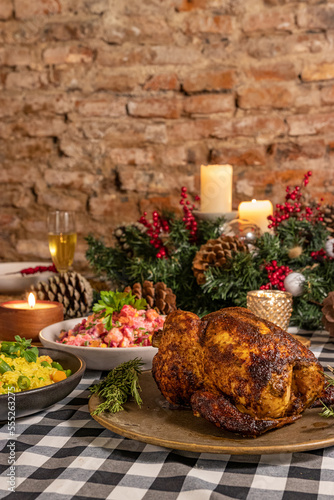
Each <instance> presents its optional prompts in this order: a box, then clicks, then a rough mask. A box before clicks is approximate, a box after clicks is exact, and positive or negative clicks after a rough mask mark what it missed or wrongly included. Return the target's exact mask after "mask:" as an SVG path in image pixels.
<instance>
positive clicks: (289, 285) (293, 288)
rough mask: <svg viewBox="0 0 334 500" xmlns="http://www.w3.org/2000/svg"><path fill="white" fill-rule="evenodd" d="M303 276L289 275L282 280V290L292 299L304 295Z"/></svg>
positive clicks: (299, 274)
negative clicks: (289, 294)
mask: <svg viewBox="0 0 334 500" xmlns="http://www.w3.org/2000/svg"><path fill="white" fill-rule="evenodd" d="M304 283H305V276H303V275H302V274H301V273H295V272H294V273H290V274H288V275H287V277H286V278H285V280H284V288H285V290H286V291H287V292H289V293H291V295H293V297H299V296H300V295H303V293H304Z"/></svg>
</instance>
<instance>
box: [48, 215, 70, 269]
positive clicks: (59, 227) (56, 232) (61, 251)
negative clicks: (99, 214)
mask: <svg viewBox="0 0 334 500" xmlns="http://www.w3.org/2000/svg"><path fill="white" fill-rule="evenodd" d="M48 239H49V250H50V254H51V257H52V261H53V263H54V265H55V267H56V269H57V271H58V272H60V273H66V271H68V270H69V268H70V267H71V265H72V262H73V258H74V252H75V247H76V243H77V233H76V229H75V214H74V212H67V211H63V210H55V211H52V212H49V215H48Z"/></svg>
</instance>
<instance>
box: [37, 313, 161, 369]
mask: <svg viewBox="0 0 334 500" xmlns="http://www.w3.org/2000/svg"><path fill="white" fill-rule="evenodd" d="M83 319H84V318H74V319H68V320H65V321H59V323H54V324H53V325H50V326H46V327H45V328H43V330H41V331H40V333H39V339H40V342H41V343H42V344H43V346H45V347H51V348H53V349H59V350H60V351H67V352H71V353H72V354H76V355H77V356H80V358H82V359H83V360H84V361H85V362H86V365H87V369H89V370H108V371H109V370H111V369H112V368H115V367H116V366H117V365H119V364H120V363H124V362H125V361H130V360H131V359H134V358H141V359H142V360H143V363H144V366H143V370H150V369H151V368H152V359H153V356H154V355H155V354H156V353H157V352H158V349H157V347H149V346H148V347H112V348H111V347H105V348H104V347H81V346H76V345H67V344H59V343H58V342H56V340H57V339H58V338H59V335H60V332H61V330H69V329H70V328H73V327H74V326H75V325H77V324H78V323H81V321H82V320H83Z"/></svg>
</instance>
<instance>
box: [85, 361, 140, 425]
mask: <svg viewBox="0 0 334 500" xmlns="http://www.w3.org/2000/svg"><path fill="white" fill-rule="evenodd" d="M143 364H144V363H143V362H142V360H141V359H138V358H135V359H133V360H131V361H126V362H125V363H121V364H120V365H119V366H117V367H116V368H114V369H113V370H111V371H110V372H109V373H108V375H107V376H106V378H105V379H104V380H102V381H101V382H99V383H98V384H95V385H93V386H92V387H90V388H89V390H90V391H91V392H92V393H93V394H97V395H98V396H99V397H100V398H101V399H103V400H104V401H103V402H102V403H100V404H99V405H98V407H97V408H96V409H95V410H94V411H93V412H92V415H99V414H100V413H102V412H104V411H107V412H109V413H117V412H119V411H122V410H124V408H123V404H124V403H125V402H126V401H127V400H128V399H129V397H130V396H132V397H133V398H134V400H135V402H136V403H137V405H138V406H139V407H140V406H141V404H142V399H141V397H140V394H139V391H140V390H141V388H140V385H139V374H140V373H141V371H142V370H141V367H142V366H143Z"/></svg>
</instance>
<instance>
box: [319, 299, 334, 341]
mask: <svg viewBox="0 0 334 500" xmlns="http://www.w3.org/2000/svg"><path fill="white" fill-rule="evenodd" d="M321 311H322V322H323V324H324V326H325V328H326V330H327V331H328V332H329V336H330V337H334V292H330V293H329V294H328V295H327V297H326V298H325V300H324V301H323V303H322V309H321Z"/></svg>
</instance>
